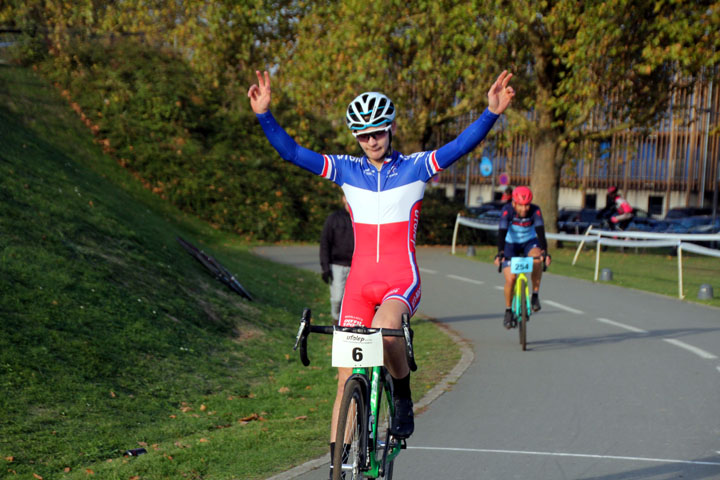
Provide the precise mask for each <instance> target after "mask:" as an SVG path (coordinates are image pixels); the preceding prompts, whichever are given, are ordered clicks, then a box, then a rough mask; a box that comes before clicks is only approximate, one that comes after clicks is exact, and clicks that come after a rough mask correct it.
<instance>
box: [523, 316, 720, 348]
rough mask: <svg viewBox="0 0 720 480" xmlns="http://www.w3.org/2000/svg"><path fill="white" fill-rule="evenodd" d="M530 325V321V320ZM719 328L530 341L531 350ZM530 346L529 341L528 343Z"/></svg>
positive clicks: (676, 334) (709, 329)
mask: <svg viewBox="0 0 720 480" xmlns="http://www.w3.org/2000/svg"><path fill="white" fill-rule="evenodd" d="M531 325H532V322H531ZM717 331H720V328H678V329H666V330H653V331H650V332H643V333H634V332H624V333H613V334H608V335H602V336H600V337H568V338H553V339H548V340H538V341H533V342H532V347H533V350H558V349H564V348H576V347H586V346H588V345H599V344H608V343H620V342H625V341H628V340H638V339H642V338H661V337H662V338H680V337H685V336H689V335H702V334H703V333H710V332H717ZM528 346H530V343H528Z"/></svg>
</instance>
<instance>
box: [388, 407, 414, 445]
mask: <svg viewBox="0 0 720 480" xmlns="http://www.w3.org/2000/svg"><path fill="white" fill-rule="evenodd" d="M414 431H415V418H413V402H412V400H411V399H409V398H396V399H395V415H394V416H393V419H392V427H391V428H390V433H391V434H392V435H395V437H397V438H398V439H402V438H408V437H409V436H410V435H412V433H413V432H414Z"/></svg>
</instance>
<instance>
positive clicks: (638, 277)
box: [457, 244, 720, 307]
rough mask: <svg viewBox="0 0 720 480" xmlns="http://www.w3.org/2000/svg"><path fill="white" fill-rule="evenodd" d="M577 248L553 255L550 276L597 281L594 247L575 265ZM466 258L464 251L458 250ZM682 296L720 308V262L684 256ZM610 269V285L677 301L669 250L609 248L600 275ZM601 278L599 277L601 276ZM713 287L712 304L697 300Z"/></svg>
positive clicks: (479, 257)
mask: <svg viewBox="0 0 720 480" xmlns="http://www.w3.org/2000/svg"><path fill="white" fill-rule="evenodd" d="M576 249H577V245H576V244H575V245H573V244H566V246H565V247H564V248H555V249H552V250H551V251H550V254H551V255H552V265H551V267H550V268H549V269H548V271H549V272H551V273H553V274H556V275H564V276H566V277H572V278H579V279H582V280H588V281H591V282H592V281H594V278H595V258H596V250H595V247H594V246H591V247H586V248H584V249H583V250H582V251H581V252H580V255H579V256H578V258H577V261H576V262H575V265H573V264H572V262H573V258H574V257H575V252H576ZM457 251H458V252H459V253H460V254H461V255H463V254H464V253H465V251H466V250H465V249H463V248H461V247H458V248H457ZM475 252H476V255H475V256H474V257H467V258H471V259H473V260H476V261H481V262H487V263H491V262H492V261H493V259H494V257H495V253H497V248H496V247H494V246H488V245H483V246H479V247H476V248H475ZM682 267H683V268H682V275H683V294H684V296H685V300H687V301H691V302H697V303H702V304H704V305H712V306H715V307H720V277H719V276H718V272H720V258H716V257H708V256H703V255H695V254H689V253H687V252H686V253H684V254H683V256H682ZM603 268H609V269H610V270H612V272H613V279H612V280H611V281H609V282H603V283H609V284H612V285H618V286H621V287H626V288H634V289H637V290H644V291H647V292H653V293H658V294H661V295H668V296H670V297H675V298H678V293H679V287H678V258H677V256H674V255H672V252H671V251H670V249H669V248H657V249H656V248H652V249H651V248H648V249H639V250H638V251H637V252H636V251H635V249H625V251H624V252H621V251H619V249H617V248H613V247H610V248H608V250H606V251H604V252H600V263H599V271H601V270H602V269H603ZM598 278H599V273H598ZM703 284H708V285H711V286H712V288H713V293H714V296H713V298H712V299H709V300H699V299H698V298H697V296H698V291H699V290H700V286H701V285H703Z"/></svg>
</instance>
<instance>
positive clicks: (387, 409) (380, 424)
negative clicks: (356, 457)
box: [375, 368, 396, 480]
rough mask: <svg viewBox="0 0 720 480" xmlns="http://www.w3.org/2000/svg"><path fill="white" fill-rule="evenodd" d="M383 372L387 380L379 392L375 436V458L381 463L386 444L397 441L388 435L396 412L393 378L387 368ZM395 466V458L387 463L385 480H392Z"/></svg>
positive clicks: (384, 474)
mask: <svg viewBox="0 0 720 480" xmlns="http://www.w3.org/2000/svg"><path fill="white" fill-rule="evenodd" d="M382 371H383V375H384V378H385V381H384V384H385V385H384V388H380V389H379V391H378V419H377V432H376V434H375V458H377V459H380V460H381V462H382V458H383V453H384V450H385V443H386V442H388V441H390V442H391V443H392V442H394V441H396V440H394V439H393V440H390V438H389V435H388V431H389V430H390V425H391V422H392V417H393V413H394V411H395V403H394V402H395V399H394V396H393V384H392V377H391V376H390V373H389V372H388V371H387V370H386V369H385V368H383V369H382ZM394 465H395V458H393V459H392V460H390V461H386V462H385V465H384V467H383V478H385V479H386V480H392V476H393V467H394Z"/></svg>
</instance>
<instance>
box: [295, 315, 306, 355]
mask: <svg viewBox="0 0 720 480" xmlns="http://www.w3.org/2000/svg"><path fill="white" fill-rule="evenodd" d="M306 326H307V322H306V321H305V319H304V318H303V319H302V320H300V328H298V333H297V337H295V346H294V347H293V350H297V348H298V345H299V344H300V340H301V339H302V337H303V334H304V333H305V328H306Z"/></svg>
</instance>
